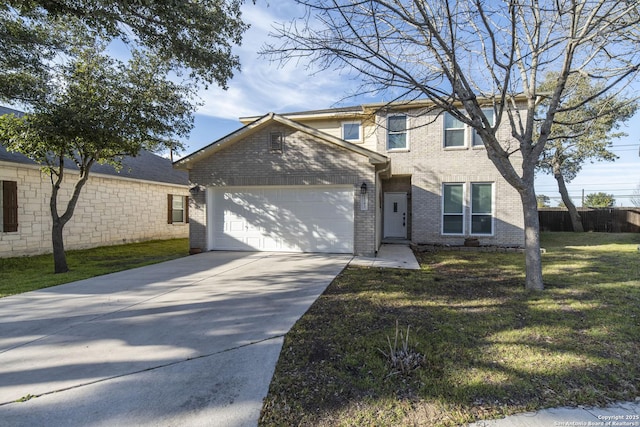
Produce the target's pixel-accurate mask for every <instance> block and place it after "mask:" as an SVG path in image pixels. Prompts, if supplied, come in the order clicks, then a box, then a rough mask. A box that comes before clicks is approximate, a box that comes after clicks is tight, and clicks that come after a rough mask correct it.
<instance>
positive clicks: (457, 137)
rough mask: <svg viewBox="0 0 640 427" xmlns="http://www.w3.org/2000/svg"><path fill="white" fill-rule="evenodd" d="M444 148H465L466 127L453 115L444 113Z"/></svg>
mask: <svg viewBox="0 0 640 427" xmlns="http://www.w3.org/2000/svg"><path fill="white" fill-rule="evenodd" d="M443 144H444V148H465V147H466V146H467V143H466V126H465V124H464V123H462V122H461V121H460V120H458V119H456V118H455V117H454V116H453V115H451V113H448V112H445V113H444V142H443Z"/></svg>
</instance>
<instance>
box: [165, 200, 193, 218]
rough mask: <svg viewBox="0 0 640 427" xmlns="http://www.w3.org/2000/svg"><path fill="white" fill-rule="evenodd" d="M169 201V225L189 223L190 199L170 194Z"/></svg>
mask: <svg viewBox="0 0 640 427" xmlns="http://www.w3.org/2000/svg"><path fill="white" fill-rule="evenodd" d="M167 199H168V203H167V210H168V213H167V223H169V224H174V223H187V222H189V197H187V196H178V195H174V194H169V195H168V197H167Z"/></svg>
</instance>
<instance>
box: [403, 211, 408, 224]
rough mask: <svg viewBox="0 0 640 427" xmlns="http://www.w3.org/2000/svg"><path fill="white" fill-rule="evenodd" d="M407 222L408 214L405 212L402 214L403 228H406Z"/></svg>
mask: <svg viewBox="0 0 640 427" xmlns="http://www.w3.org/2000/svg"><path fill="white" fill-rule="evenodd" d="M406 222H407V213H406V212H403V213H402V226H403V227H406Z"/></svg>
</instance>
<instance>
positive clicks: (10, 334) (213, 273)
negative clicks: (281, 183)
mask: <svg viewBox="0 0 640 427" xmlns="http://www.w3.org/2000/svg"><path fill="white" fill-rule="evenodd" d="M350 259H351V256H350V255H320V254H290V253H286V254H285V253H278V254H276V253H255V252H254V253H251V252H207V253H203V254H199V255H195V256H191V257H186V258H182V259H178V260H174V261H169V262H165V263H162V264H156V265H153V266H148V267H142V268H138V269H134V270H128V271H123V272H120V273H115V274H110V275H105V276H99V277H95V278H92V279H88V280H83V281H79V282H74V283H69V284H66V285H61V286H55V287H51V288H47V289H42V290H39V291H35V292H28V293H25V294H20V295H15V296H11V297H6V298H2V299H0V425H2V426H44V425H47V426H49V425H50V426H65V427H67V426H118V425H122V426H131V425H135V426H178V425H180V426H183V425H184V426H187V425H188V426H232V427H233V426H255V425H256V424H257V421H258V417H259V414H260V410H261V407H262V400H263V398H264V397H265V396H266V394H267V391H268V387H269V383H270V382H271V377H272V375H273V371H274V368H275V365H276V362H277V360H278V357H279V354H280V350H281V347H282V343H283V339H284V335H285V334H286V333H287V332H288V331H289V329H290V328H291V327H292V326H293V324H294V323H295V321H296V320H298V319H299V318H300V317H301V316H302V315H303V314H304V313H305V312H306V311H307V309H308V308H309V306H310V305H311V304H312V303H313V302H314V301H315V300H316V299H317V297H318V296H319V295H320V294H321V293H322V292H323V291H324V290H325V289H326V287H327V286H328V285H329V284H330V283H331V281H332V280H333V279H334V278H335V276H336V275H337V274H338V273H340V272H341V271H342V270H343V269H344V267H345V266H346V264H347V263H348V262H349V260H350Z"/></svg>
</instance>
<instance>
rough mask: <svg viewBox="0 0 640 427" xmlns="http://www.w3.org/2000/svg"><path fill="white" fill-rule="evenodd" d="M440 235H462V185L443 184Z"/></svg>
mask: <svg viewBox="0 0 640 427" xmlns="http://www.w3.org/2000/svg"><path fill="white" fill-rule="evenodd" d="M442 206H443V213H442V233H443V234H463V233H464V184H445V185H444V188H443V191H442Z"/></svg>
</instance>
